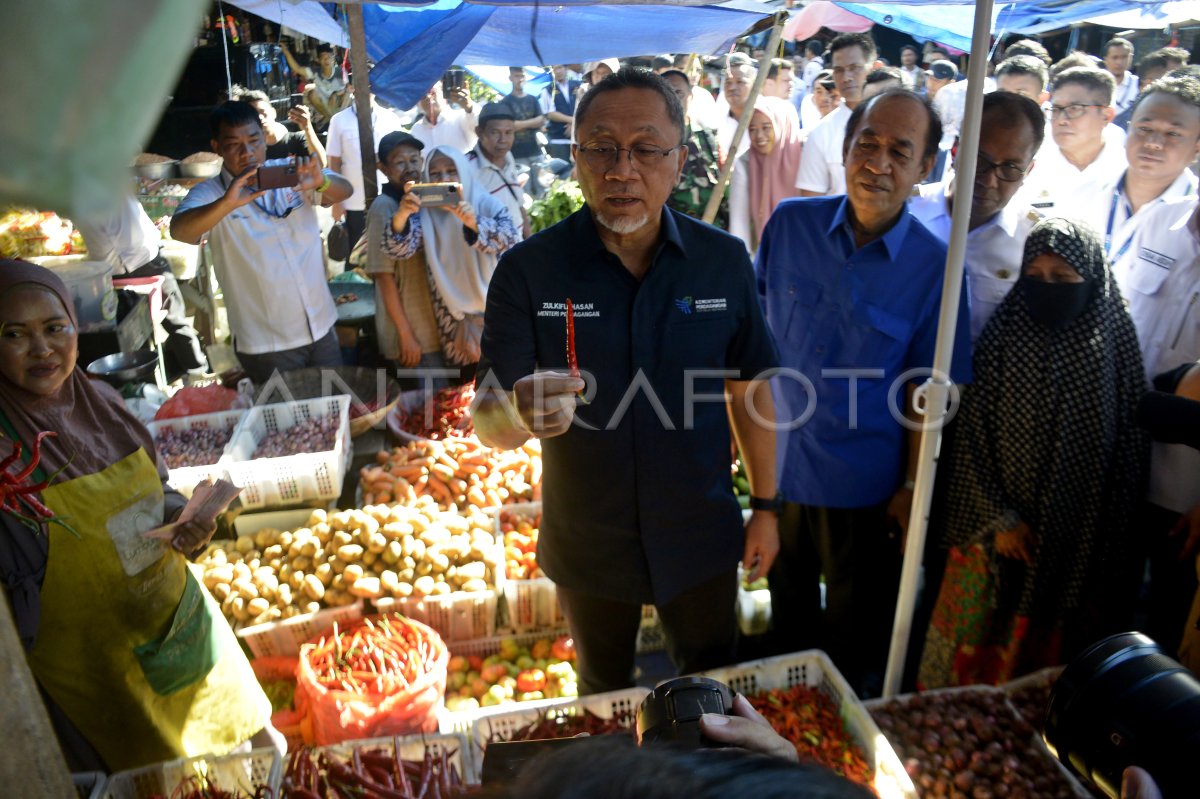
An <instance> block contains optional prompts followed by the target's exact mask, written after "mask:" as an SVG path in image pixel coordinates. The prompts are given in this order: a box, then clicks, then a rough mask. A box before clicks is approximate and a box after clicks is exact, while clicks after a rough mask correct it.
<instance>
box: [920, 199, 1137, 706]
mask: <svg viewBox="0 0 1200 799" xmlns="http://www.w3.org/2000/svg"><path fill="white" fill-rule="evenodd" d="M974 373H975V382H974V383H973V384H972V385H970V386H967V387H965V388H964V390H963V397H962V405H961V408H960V411H959V414H958V417H957V419H956V420H955V421H954V427H955V430H954V436H953V440H952V442H951V444H950V446H949V451H948V453H947V456H946V458H945V461H944V464H943V466H942V474H941V475H939V477H940V478H941V479H942V480H945V481H946V485H945V486H944V488H945V509H944V510H945V512H944V516H943V518H942V519H941V522H940V523H939V524H938V525H937V527H936V528H935V534H937V535H939V536H940V540H941V544H942V546H944V547H947V548H949V549H950V552H949V553H948V563H947V567H946V575H945V580H944V581H943V583H942V588H941V592H940V594H939V595H938V601H937V605H936V607H935V610H934V614H933V620H932V622H931V624H930V629H929V633H928V636H927V639H926V644H925V650H924V654H923V657H922V660H921V668H920V673H919V675H918V683H919V684H920V686H921V687H922V688H936V687H940V686H944V685H965V684H971V683H981V682H982V683H999V682H1005V681H1007V680H1009V679H1012V678H1013V677H1016V676H1019V675H1021V674H1025V673H1028V672H1031V671H1034V670H1036V669H1038V668H1042V667H1044V666H1050V665H1055V664H1057V663H1061V662H1063V661H1064V658H1068V657H1069V656H1070V655H1071V654H1072V653H1073V651H1074V650H1075V649H1076V648H1078V647H1081V646H1084V645H1086V644H1088V643H1091V639H1092V638H1094V637H1098V636H1099V635H1101V634H1103V633H1104V632H1105V631H1107V627H1106V625H1110V624H1113V623H1119V622H1116V621H1115V620H1114V619H1112V618H1106V616H1108V615H1109V614H1108V610H1109V609H1110V608H1120V607H1121V606H1122V604H1124V606H1125V607H1126V608H1127V607H1128V605H1129V604H1130V603H1131V602H1132V598H1133V597H1132V592H1133V590H1134V588H1135V586H1136V582H1135V575H1134V573H1133V572H1134V569H1132V568H1131V567H1130V564H1131V557H1132V555H1133V553H1134V549H1133V547H1132V539H1131V529H1130V527H1131V521H1132V519H1133V514H1134V511H1135V508H1136V506H1137V503H1138V502H1139V501H1140V500H1141V499H1142V497H1143V494H1144V488H1145V481H1146V476H1147V471H1148V464H1149V454H1150V451H1149V441H1148V439H1147V437H1146V435H1145V433H1144V432H1143V431H1142V430H1140V429H1139V428H1138V426H1137V424H1136V423H1135V420H1134V411H1135V409H1136V407H1137V402H1138V399H1139V398H1140V397H1141V395H1142V393H1143V392H1144V391H1145V388H1146V386H1145V379H1144V377H1143V374H1144V373H1143V371H1142V362H1141V356H1140V354H1139V349H1138V343H1137V335H1136V332H1135V331H1134V327H1133V322H1132V321H1131V320H1130V318H1129V314H1128V313H1127V312H1126V311H1125V307H1124V304H1123V303H1122V301H1121V295H1120V292H1119V291H1118V289H1117V286H1116V284H1115V282H1114V281H1113V278H1112V275H1111V273H1110V271H1109V268H1108V264H1107V263H1106V262H1105V260H1104V252H1103V248H1102V246H1101V242H1100V238H1099V236H1098V235H1097V234H1096V233H1095V231H1093V230H1092V229H1090V228H1088V227H1087V226H1084V225H1081V224H1078V223H1076V222H1073V221H1070V220H1066V219H1057V218H1056V219H1045V220H1042V221H1041V222H1039V223H1038V224H1037V225H1035V226H1034V228H1033V230H1032V231H1031V232H1030V234H1029V238H1028V240H1027V242H1026V245H1025V257H1024V262H1023V267H1022V275H1021V279H1020V280H1019V281H1018V282H1017V285H1016V286H1015V287H1014V288H1013V290H1012V292H1010V293H1009V295H1008V297H1007V298H1006V299H1005V300H1004V302H1003V304H1001V306H1000V307H999V309H997V311H996V313H995V315H994V316H993V317H992V319H991V320H990V321H989V322H988V325H987V327H986V328H985V329H984V331H983V333H982V335H981V336H980V338H979V342H978V344H977V346H976V351H975V361H974ZM1101 600H1103V601H1101Z"/></svg>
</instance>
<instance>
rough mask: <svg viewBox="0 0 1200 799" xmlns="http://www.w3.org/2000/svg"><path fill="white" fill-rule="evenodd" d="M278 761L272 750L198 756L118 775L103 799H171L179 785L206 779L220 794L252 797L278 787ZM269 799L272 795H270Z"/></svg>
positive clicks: (114, 775)
mask: <svg viewBox="0 0 1200 799" xmlns="http://www.w3.org/2000/svg"><path fill="white" fill-rule="evenodd" d="M281 769H282V761H281V760H280V758H279V753H278V752H276V751H275V750H274V749H255V750H253V751H251V752H249V753H247V754H238V755H221V756H216V755H201V756H200V757H190V758H184V759H181V760H171V761H168V762H166V763H156V764H154V765H152V766H144V767H142V768H138V769H131V770H129V771H119V772H117V773H116V774H113V775H112V776H111V777H109V778H108V783H107V784H106V785H105V788H104V790H105V793H104V795H105V797H107V799H155V797H160V796H173V795H175V794H174V793H173V792H174V790H175V789H176V787H178V786H179V784H180V783H181V782H183V781H184V780H186V779H189V778H191V777H199V778H202V779H207V780H209V781H210V782H211V783H213V784H215V785H216V786H218V787H219V788H220V789H221V790H222V791H229V792H231V793H234V792H239V791H240V792H244V793H246V794H248V795H250V796H253V795H254V792H255V789H256V786H259V785H268V786H270V787H271V789H272V790H275V789H277V788H278V786H279V780H280V777H281V774H282V771H281ZM272 795H273V794H272Z"/></svg>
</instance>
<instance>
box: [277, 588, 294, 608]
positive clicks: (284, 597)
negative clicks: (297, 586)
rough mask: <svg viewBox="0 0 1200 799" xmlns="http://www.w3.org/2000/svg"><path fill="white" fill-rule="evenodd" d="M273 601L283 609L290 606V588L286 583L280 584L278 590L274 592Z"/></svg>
mask: <svg viewBox="0 0 1200 799" xmlns="http://www.w3.org/2000/svg"><path fill="white" fill-rule="evenodd" d="M275 600H276V601H277V602H278V603H279V604H280V605H282V606H283V607H285V608H286V607H287V606H289V605H291V604H292V587H291V586H290V585H288V584H287V583H280V584H279V589H278V590H277V591H276V592H275Z"/></svg>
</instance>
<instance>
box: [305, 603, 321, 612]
mask: <svg viewBox="0 0 1200 799" xmlns="http://www.w3.org/2000/svg"><path fill="white" fill-rule="evenodd" d="M320 609H321V603H320V602H316V601H311V602H306V603H304V606H303V607H302V608H301V610H303V611H304V612H305V613H316V612H317V611H318V610H320Z"/></svg>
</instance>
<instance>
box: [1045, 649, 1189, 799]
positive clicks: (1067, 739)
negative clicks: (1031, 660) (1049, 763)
mask: <svg viewBox="0 0 1200 799" xmlns="http://www.w3.org/2000/svg"><path fill="white" fill-rule="evenodd" d="M1043 737H1044V739H1045V741H1046V746H1048V747H1049V748H1050V751H1051V752H1052V753H1053V754H1054V756H1055V757H1057V758H1058V759H1059V760H1060V761H1062V763H1063V764H1064V765H1065V766H1066V767H1067V768H1068V769H1070V770H1071V771H1072V772H1073V773H1074V774H1076V775H1078V776H1079V777H1080V778H1082V779H1083V780H1084V782H1087V783H1090V784H1092V785H1094V786H1096V787H1097V788H1099V789H1100V790H1102V791H1104V793H1106V794H1107V795H1109V796H1111V797H1113V799H1116V797H1118V796H1120V793H1121V775H1122V774H1123V773H1124V771H1125V769H1126V768H1127V767H1129V766H1139V767H1140V768H1143V769H1145V770H1146V771H1147V772H1149V773H1150V776H1152V777H1153V778H1154V781H1155V782H1156V783H1158V786H1159V789H1160V790H1161V791H1162V793H1163V796H1164V797H1166V799H1175V797H1191V796H1195V795H1196V794H1197V792H1198V788H1197V777H1196V775H1195V774H1194V773H1192V770H1191V769H1192V766H1193V765H1194V764H1195V763H1197V762H1200V680H1197V679H1196V677H1195V676H1194V675H1193V674H1192V673H1191V672H1189V671H1188V670H1187V669H1185V668H1184V667H1183V666H1182V665H1180V664H1179V662H1177V661H1176V660H1174V659H1172V658H1171V657H1169V656H1167V654H1166V653H1165V652H1163V650H1162V648H1160V647H1159V645H1158V644H1156V643H1155V642H1154V641H1153V640H1151V639H1150V638H1148V637H1147V636H1145V635H1142V634H1141V633H1136V632H1133V633H1121V634H1119V635H1113V636H1110V637H1108V638H1105V639H1104V640H1103V641H1100V642H1099V643H1096V644H1093V645H1092V646H1091V647H1089V648H1088V649H1086V650H1085V651H1084V652H1083V653H1082V654H1081V655H1079V656H1078V657H1077V658H1075V660H1073V661H1072V662H1071V664H1070V665H1069V666H1067V668H1066V670H1065V671H1064V672H1063V674H1062V676H1061V677H1059V678H1058V682H1057V683H1055V686H1054V690H1053V692H1052V693H1051V694H1050V706H1049V710H1048V712H1047V715H1046V729H1045V732H1044V733H1043Z"/></svg>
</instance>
